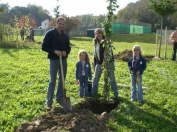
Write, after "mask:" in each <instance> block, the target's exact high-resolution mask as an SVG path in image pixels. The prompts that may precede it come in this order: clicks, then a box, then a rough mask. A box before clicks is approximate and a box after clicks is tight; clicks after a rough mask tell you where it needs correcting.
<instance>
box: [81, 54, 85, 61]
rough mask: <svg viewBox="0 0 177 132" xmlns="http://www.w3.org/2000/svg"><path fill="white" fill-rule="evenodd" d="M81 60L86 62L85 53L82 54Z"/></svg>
mask: <svg viewBox="0 0 177 132" xmlns="http://www.w3.org/2000/svg"><path fill="white" fill-rule="evenodd" d="M80 59H81V61H85V60H86V54H85V53H81V55H80Z"/></svg>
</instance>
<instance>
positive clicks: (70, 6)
mask: <svg viewBox="0 0 177 132" xmlns="http://www.w3.org/2000/svg"><path fill="white" fill-rule="evenodd" d="M117 1H118V4H119V6H120V7H119V9H118V10H120V9H122V8H124V7H125V6H126V5H127V4H128V3H130V2H136V1H138V0H117ZM0 3H8V4H9V6H10V7H14V6H27V5H28V4H35V5H38V6H42V7H43V8H44V9H47V10H48V11H49V12H50V14H51V15H54V13H53V10H54V8H55V7H56V5H57V2H56V0H0ZM59 3H60V13H61V14H66V15H68V16H76V15H83V14H93V15H100V14H106V13H107V9H106V6H107V3H106V0H59Z"/></svg>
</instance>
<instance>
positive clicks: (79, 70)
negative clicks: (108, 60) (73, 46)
mask: <svg viewBox="0 0 177 132" xmlns="http://www.w3.org/2000/svg"><path fill="white" fill-rule="evenodd" d="M78 58H79V61H78V62H77V64H76V81H77V82H76V83H77V85H80V89H79V96H80V97H84V96H88V95H89V93H88V80H92V72H91V65H90V60H89V56H88V53H87V52H86V51H85V50H81V51H79V54H78Z"/></svg>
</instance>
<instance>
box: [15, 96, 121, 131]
mask: <svg viewBox="0 0 177 132" xmlns="http://www.w3.org/2000/svg"><path fill="white" fill-rule="evenodd" d="M117 105H118V103H117V102H114V101H109V102H108V101H105V100H95V99H88V100H85V101H83V102H81V103H79V104H76V105H75V106H73V112H71V113H66V112H65V111H64V110H63V109H62V108H60V107H55V108H53V109H52V110H51V111H50V112H48V113H47V114H45V115H42V116H40V117H38V118H37V119H34V120H33V121H32V122H26V123H23V124H22V125H21V126H20V127H19V128H17V130H16V132H41V131H43V132H58V131H61V130H69V131H71V132H108V128H107V127H106V122H107V120H108V118H109V114H108V113H109V112H110V111H111V110H113V109H114V108H116V107H117Z"/></svg>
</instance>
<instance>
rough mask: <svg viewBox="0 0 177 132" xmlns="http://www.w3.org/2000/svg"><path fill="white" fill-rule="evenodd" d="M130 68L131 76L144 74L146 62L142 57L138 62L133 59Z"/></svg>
mask: <svg viewBox="0 0 177 132" xmlns="http://www.w3.org/2000/svg"><path fill="white" fill-rule="evenodd" d="M128 67H129V70H130V73H131V74H136V72H140V74H143V72H144V70H145V69H146V60H145V59H144V57H142V56H140V58H139V59H138V60H137V59H133V58H131V59H130V60H129V62H128Z"/></svg>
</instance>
